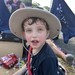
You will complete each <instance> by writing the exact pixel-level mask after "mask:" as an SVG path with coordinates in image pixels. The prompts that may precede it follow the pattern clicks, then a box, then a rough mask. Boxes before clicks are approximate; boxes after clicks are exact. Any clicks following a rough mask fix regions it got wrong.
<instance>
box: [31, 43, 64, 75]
mask: <svg viewBox="0 0 75 75" xmlns="http://www.w3.org/2000/svg"><path fill="white" fill-rule="evenodd" d="M31 65H32V74H33V75H64V74H63V73H62V72H60V71H59V70H58V60H57V58H56V56H55V54H54V53H53V51H52V49H51V48H50V47H49V45H48V44H47V43H46V44H45V45H44V46H43V47H42V49H41V51H40V52H39V53H38V54H37V55H35V56H33V57H32V63H31ZM57 72H59V74H58V73H57Z"/></svg>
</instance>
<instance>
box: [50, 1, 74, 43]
mask: <svg viewBox="0 0 75 75" xmlns="http://www.w3.org/2000/svg"><path fill="white" fill-rule="evenodd" d="M51 12H52V13H53V14H55V15H56V16H57V17H58V18H59V20H60V22H61V24H62V32H63V38H64V42H65V43H68V41H69V39H70V38H72V37H75V15H74V14H73V12H72V11H71V9H70V8H69V7H68V5H67V4H66V2H65V1H64V0H53V4H52V8H51Z"/></svg>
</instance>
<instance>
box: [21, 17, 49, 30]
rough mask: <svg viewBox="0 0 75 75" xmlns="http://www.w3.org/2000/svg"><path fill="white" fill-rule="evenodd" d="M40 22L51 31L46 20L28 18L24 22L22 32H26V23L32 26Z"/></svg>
mask: <svg viewBox="0 0 75 75" xmlns="http://www.w3.org/2000/svg"><path fill="white" fill-rule="evenodd" d="M30 19H31V21H29V20H30ZM38 20H41V21H42V24H43V25H45V27H46V29H47V30H49V26H48V24H47V22H46V21H45V20H44V19H42V18H39V17H28V18H26V19H25V20H23V22H22V31H24V23H25V22H26V21H28V24H29V25H32V24H34V23H36V22H37V21H38Z"/></svg>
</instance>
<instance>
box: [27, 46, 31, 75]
mask: <svg viewBox="0 0 75 75" xmlns="http://www.w3.org/2000/svg"><path fill="white" fill-rule="evenodd" d="M31 53H32V48H31V47H30V48H29V53H28V61H27V62H28V65H27V66H28V73H29V75H32V72H31V65H30V63H31V62H30V59H31Z"/></svg>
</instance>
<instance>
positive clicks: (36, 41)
mask: <svg viewBox="0 0 75 75" xmlns="http://www.w3.org/2000/svg"><path fill="white" fill-rule="evenodd" d="M31 42H32V44H33V45H37V44H38V43H39V41H38V40H32V41H31Z"/></svg>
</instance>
